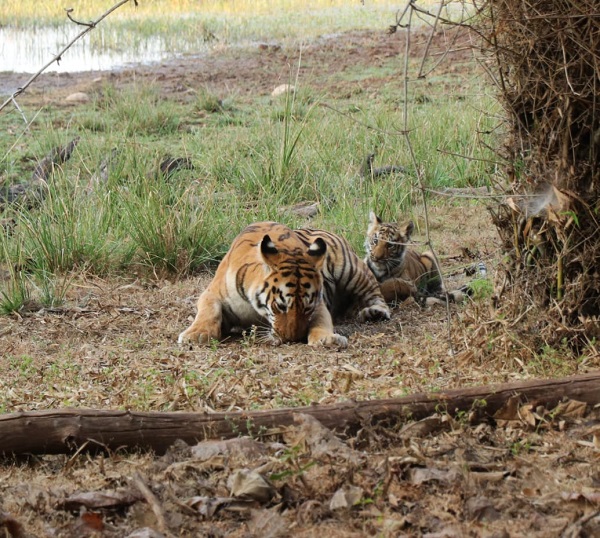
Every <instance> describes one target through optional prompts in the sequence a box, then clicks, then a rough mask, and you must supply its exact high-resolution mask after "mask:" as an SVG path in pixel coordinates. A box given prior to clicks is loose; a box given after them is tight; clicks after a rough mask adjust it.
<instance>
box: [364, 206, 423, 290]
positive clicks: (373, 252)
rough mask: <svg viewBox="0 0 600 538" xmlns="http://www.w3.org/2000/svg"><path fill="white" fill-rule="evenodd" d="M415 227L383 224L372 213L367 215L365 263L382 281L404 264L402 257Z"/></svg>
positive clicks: (411, 223)
mask: <svg viewBox="0 0 600 538" xmlns="http://www.w3.org/2000/svg"><path fill="white" fill-rule="evenodd" d="M414 228H415V225H414V223H413V222H412V221H409V222H408V223H407V224H405V225H400V224H397V223H395V222H383V221H382V220H381V219H380V218H379V217H378V216H377V215H376V214H375V213H374V212H373V211H371V213H370V214H369V227H368V229H367V237H366V239H365V250H366V254H367V255H366V258H365V262H366V263H367V265H368V266H369V267H370V269H371V271H373V274H374V275H375V277H376V278H377V280H379V281H382V280H385V279H386V278H388V277H390V276H391V275H392V273H393V272H394V270H395V269H396V268H398V267H400V266H402V264H403V263H404V256H405V254H406V250H407V247H408V242H409V241H410V236H411V235H412V233H413V230H414Z"/></svg>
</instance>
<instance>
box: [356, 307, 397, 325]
mask: <svg viewBox="0 0 600 538" xmlns="http://www.w3.org/2000/svg"><path fill="white" fill-rule="evenodd" d="M390 317H391V315H390V309H389V308H388V306H387V305H383V304H381V305H379V304H377V305H373V306H368V307H367V308H363V309H362V310H361V311H360V312H359V313H358V320H359V321H360V322H363V321H384V320H387V319H390Z"/></svg>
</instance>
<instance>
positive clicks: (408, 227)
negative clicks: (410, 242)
mask: <svg viewBox="0 0 600 538" xmlns="http://www.w3.org/2000/svg"><path fill="white" fill-rule="evenodd" d="M414 231H415V223H414V222H413V221H412V220H411V221H409V222H408V224H407V225H406V226H405V227H404V232H403V235H404V236H406V239H410V236H411V235H412V233H413V232H414Z"/></svg>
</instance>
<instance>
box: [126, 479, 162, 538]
mask: <svg viewBox="0 0 600 538" xmlns="http://www.w3.org/2000/svg"><path fill="white" fill-rule="evenodd" d="M131 480H132V482H133V484H134V485H135V487H136V488H138V490H139V491H140V493H141V494H142V495H143V496H144V499H146V502H147V503H148V504H149V505H150V508H151V509H152V511H153V512H154V515H155V516H156V525H157V527H158V530H159V531H160V532H162V533H164V534H166V533H168V532H169V528H168V527H167V521H166V520H165V514H164V512H163V509H162V507H161V506H160V503H159V502H158V499H157V498H156V495H154V493H152V491H151V490H150V488H149V487H148V486H147V485H146V482H145V481H144V479H143V478H142V475H141V474H140V473H139V472H137V471H136V472H135V473H134V474H133V476H132V477H131Z"/></svg>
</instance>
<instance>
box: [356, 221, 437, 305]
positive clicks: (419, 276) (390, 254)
mask: <svg viewBox="0 0 600 538" xmlns="http://www.w3.org/2000/svg"><path fill="white" fill-rule="evenodd" d="M413 229H414V224H413V223H412V221H411V222H409V223H408V224H405V225H400V224H397V223H390V222H383V221H382V220H381V219H380V218H379V217H378V216H377V215H375V213H373V212H371V214H370V216H369V228H368V230H367V237H366V240H365V249H366V252H367V255H366V257H365V263H366V264H367V265H368V267H369V268H370V269H371V271H372V272H373V274H374V275H375V278H377V281H378V282H379V283H380V286H381V293H382V295H383V297H384V299H385V301H386V302H387V303H394V302H399V301H403V300H404V299H407V298H408V297H411V296H413V297H414V296H416V295H417V294H418V293H419V292H423V291H424V292H425V293H428V294H436V293H437V294H439V293H441V292H442V287H441V277H440V274H439V271H438V270H437V268H436V265H435V258H434V257H433V254H432V253H431V252H429V251H427V252H423V253H422V254H421V253H419V252H417V251H415V250H413V249H411V248H409V241H410V237H411V235H412V232H413Z"/></svg>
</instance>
